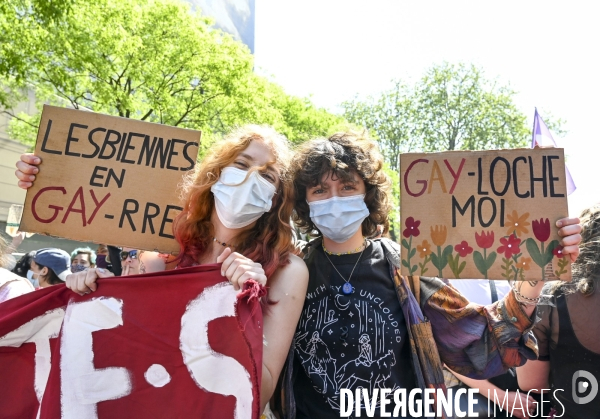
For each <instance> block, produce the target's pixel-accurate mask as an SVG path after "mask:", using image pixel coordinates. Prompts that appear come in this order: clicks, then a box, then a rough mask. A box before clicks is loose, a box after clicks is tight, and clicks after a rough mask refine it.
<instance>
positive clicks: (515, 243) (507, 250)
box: [497, 234, 521, 259]
mask: <svg viewBox="0 0 600 419" xmlns="http://www.w3.org/2000/svg"><path fill="white" fill-rule="evenodd" d="M500 243H501V246H500V247H499V248H498V249H497V251H498V253H504V257H505V258H506V259H508V258H510V257H512V256H513V255H517V254H519V252H520V251H521V250H520V249H519V246H521V239H519V238H518V237H517V236H515V235H514V234H511V235H510V236H507V237H502V238H501V239H500Z"/></svg>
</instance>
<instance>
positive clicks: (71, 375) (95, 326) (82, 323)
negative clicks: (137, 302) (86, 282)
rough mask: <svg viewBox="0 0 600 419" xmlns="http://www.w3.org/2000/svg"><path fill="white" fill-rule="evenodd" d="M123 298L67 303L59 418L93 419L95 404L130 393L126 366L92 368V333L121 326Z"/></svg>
mask: <svg viewBox="0 0 600 419" xmlns="http://www.w3.org/2000/svg"><path fill="white" fill-rule="evenodd" d="M122 310H123V301H121V300H118V299H116V298H112V297H100V298H94V299H92V300H90V301H84V302H81V303H70V304H69V305H68V306H67V314H66V316H65V321H64V323H63V331H62V337H61V342H60V402H61V410H62V415H61V417H62V419H96V418H97V417H98V412H97V407H96V404H97V403H98V402H101V401H104V400H114V399H119V398H121V397H125V396H127V395H128V394H129V393H131V388H132V386H131V378H130V376H129V372H128V371H127V369H126V368H122V367H110V368H102V369H96V368H94V352H93V350H92V332H95V331H98V330H106V329H113V328H115V327H118V326H122V325H123V316H122Z"/></svg>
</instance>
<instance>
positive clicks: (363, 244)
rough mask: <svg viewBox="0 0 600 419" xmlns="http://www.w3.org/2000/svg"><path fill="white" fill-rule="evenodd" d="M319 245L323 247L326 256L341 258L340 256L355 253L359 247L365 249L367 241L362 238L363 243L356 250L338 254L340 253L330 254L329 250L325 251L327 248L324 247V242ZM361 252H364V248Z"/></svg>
mask: <svg viewBox="0 0 600 419" xmlns="http://www.w3.org/2000/svg"><path fill="white" fill-rule="evenodd" d="M321 245H322V246H323V250H324V251H325V253H327V254H328V255H333V256H342V255H349V254H352V253H357V252H358V251H359V250H360V248H361V247H363V246H365V247H366V246H367V241H366V240H365V238H364V237H363V242H362V243H361V245H360V246H358V247H357V248H356V249H354V250H349V251H347V252H340V253H335V252H330V251H329V250H327V248H326V247H325V242H324V241H322V242H321ZM363 250H364V248H363Z"/></svg>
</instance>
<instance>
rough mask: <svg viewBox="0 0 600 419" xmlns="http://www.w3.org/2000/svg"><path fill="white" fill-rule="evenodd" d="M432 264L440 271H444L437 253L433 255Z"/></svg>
mask: <svg viewBox="0 0 600 419" xmlns="http://www.w3.org/2000/svg"><path fill="white" fill-rule="evenodd" d="M431 263H432V264H433V266H435V267H436V268H438V270H442V269H444V267H443V266H440V260H439V259H438V257H437V255H436V254H435V253H432V254H431Z"/></svg>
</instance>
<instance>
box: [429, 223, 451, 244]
mask: <svg viewBox="0 0 600 419" xmlns="http://www.w3.org/2000/svg"><path fill="white" fill-rule="evenodd" d="M430 230H431V241H433V244H435V245H436V246H443V245H444V243H446V236H447V235H448V228H447V227H446V226H444V225H439V226H435V229H434V228H433V227H430Z"/></svg>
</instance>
